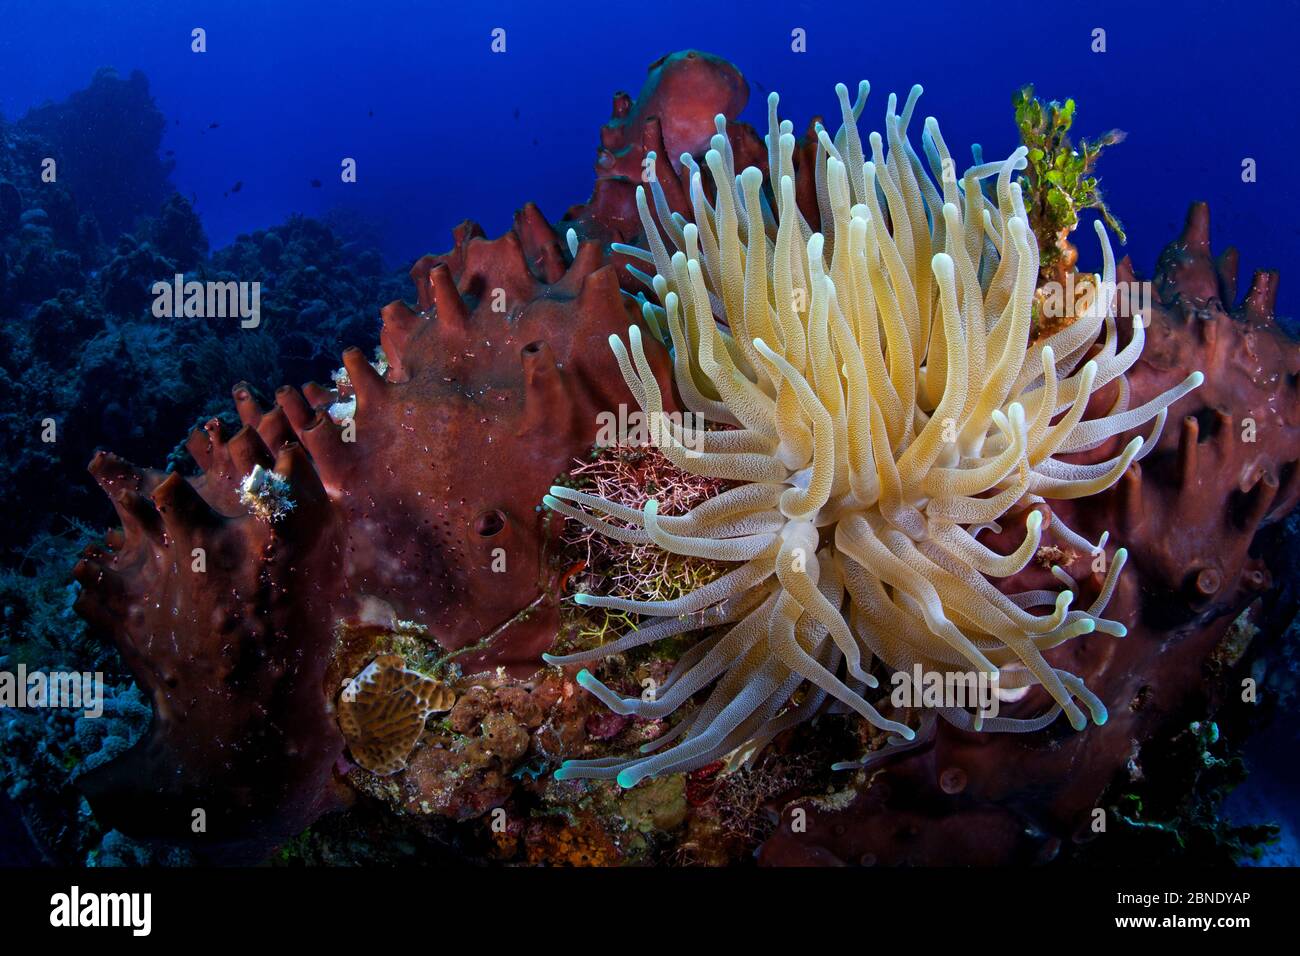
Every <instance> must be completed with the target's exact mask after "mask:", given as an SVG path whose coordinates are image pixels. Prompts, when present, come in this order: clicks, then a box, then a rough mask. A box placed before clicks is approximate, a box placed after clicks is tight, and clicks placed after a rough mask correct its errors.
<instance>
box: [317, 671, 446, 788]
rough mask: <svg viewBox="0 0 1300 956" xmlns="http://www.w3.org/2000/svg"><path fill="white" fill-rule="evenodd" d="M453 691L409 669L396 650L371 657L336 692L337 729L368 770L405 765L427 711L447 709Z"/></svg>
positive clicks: (394, 769)
mask: <svg viewBox="0 0 1300 956" xmlns="http://www.w3.org/2000/svg"><path fill="white" fill-rule="evenodd" d="M454 703H456V694H455V692H454V691H452V689H451V688H450V687H448V686H447V685H446V684H443V683H441V682H440V681H436V680H433V679H432V678H430V677H425V676H424V675H423V674H421V673H419V672H417V671H413V670H408V669H407V667H406V662H405V661H403V660H402V658H400V657H398V656H397V655H396V654H386V655H384V656H382V657H376V658H375V659H374V660H373V661H371V662H370V663H369V664H368V665H366V669H365V670H363V671H362V672H361V673H360V674H358V675H357V676H356V677H354V678H352V680H350V681H348V682H347V684H346V685H344V688H343V692H342V693H341V694H340V695H339V728H340V729H341V730H342V731H343V736H344V737H345V738H347V742H348V750H350V751H351V752H352V757H353V759H354V760H356V762H357V763H358V764H360V765H361V766H362V767H364V768H365V769H367V770H369V771H370V772H371V773H374V774H378V775H379V776H381V777H387V776H389V775H391V774H395V773H397V772H398V771H400V770H404V769H405V768H406V758H407V757H409V756H410V755H411V751H412V750H414V749H415V744H416V742H417V741H418V740H419V739H420V734H422V733H424V722H425V720H427V719H428V717H429V715H430V714H432V713H436V712H438V711H443V710H451V707H452V705H453V704H454Z"/></svg>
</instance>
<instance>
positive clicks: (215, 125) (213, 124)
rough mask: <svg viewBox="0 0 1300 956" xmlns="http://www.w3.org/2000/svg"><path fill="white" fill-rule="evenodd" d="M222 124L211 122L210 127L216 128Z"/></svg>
mask: <svg viewBox="0 0 1300 956" xmlns="http://www.w3.org/2000/svg"><path fill="white" fill-rule="evenodd" d="M220 125H221V124H220V123H209V124H208V129H216V128H217V127H218V126H220Z"/></svg>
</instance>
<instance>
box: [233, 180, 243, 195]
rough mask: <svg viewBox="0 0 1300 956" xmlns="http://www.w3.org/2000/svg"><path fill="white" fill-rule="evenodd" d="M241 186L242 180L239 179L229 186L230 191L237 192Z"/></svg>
mask: <svg viewBox="0 0 1300 956" xmlns="http://www.w3.org/2000/svg"><path fill="white" fill-rule="evenodd" d="M243 188H244V181H243V180H242V179H241V180H239V182H237V183H235V185H233V186H231V187H230V191H231V192H232V193H237V192H239V191H240V190H241V189H243Z"/></svg>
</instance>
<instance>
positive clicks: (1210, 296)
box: [762, 204, 1300, 864]
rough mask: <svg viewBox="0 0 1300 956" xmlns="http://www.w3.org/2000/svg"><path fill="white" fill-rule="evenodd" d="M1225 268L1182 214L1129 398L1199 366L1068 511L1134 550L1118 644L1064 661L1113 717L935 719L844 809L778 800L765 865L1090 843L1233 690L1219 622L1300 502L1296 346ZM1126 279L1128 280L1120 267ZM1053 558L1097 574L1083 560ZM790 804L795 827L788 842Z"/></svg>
mask: <svg viewBox="0 0 1300 956" xmlns="http://www.w3.org/2000/svg"><path fill="white" fill-rule="evenodd" d="M1235 259H1236V255H1235V253H1234V252H1232V251H1231V250H1230V251H1229V252H1228V253H1227V254H1225V255H1224V256H1222V257H1220V258H1219V259H1218V260H1217V261H1216V260H1215V259H1213V258H1212V257H1211V254H1210V246H1209V213H1208V210H1207V208H1206V207H1205V206H1204V205H1203V204H1197V205H1194V206H1193V207H1192V209H1191V212H1190V213H1189V215H1188V222H1187V228H1186V230H1185V231H1184V233H1183V235H1182V237H1181V238H1180V239H1179V240H1178V241H1177V242H1175V243H1173V244H1172V245H1171V246H1169V248H1168V249H1167V250H1166V252H1165V253H1164V255H1163V256H1162V257H1161V260H1160V264H1159V267H1158V271H1157V274H1156V278H1155V288H1156V289H1157V291H1158V301H1157V303H1156V305H1155V306H1154V308H1153V310H1152V315H1151V318H1150V320H1149V330H1148V341H1149V345H1148V347H1147V349H1146V350H1145V351H1144V353H1143V356H1142V358H1141V359H1139V360H1138V362H1137V363H1136V365H1135V366H1134V367H1133V369H1132V370H1130V372H1129V376H1128V378H1129V381H1130V384H1131V401H1132V402H1134V403H1141V402H1144V401H1147V400H1149V399H1150V398H1151V397H1152V396H1154V395H1158V394H1160V393H1161V392H1162V391H1163V390H1164V389H1166V388H1168V387H1169V386H1170V385H1171V384H1172V383H1174V382H1177V381H1179V380H1180V379H1181V378H1182V377H1183V376H1184V375H1185V374H1186V371H1187V369H1188V368H1189V367H1191V366H1193V365H1194V366H1196V367H1198V368H1202V369H1204V370H1205V373H1206V377H1205V383H1204V385H1203V387H1202V388H1200V389H1198V390H1197V391H1196V392H1194V393H1192V394H1191V395H1188V396H1186V397H1185V398H1183V399H1181V400H1180V401H1179V402H1178V403H1176V404H1175V405H1174V406H1173V407H1172V408H1171V409H1170V414H1169V417H1170V421H1171V422H1177V423H1178V427H1177V428H1169V429H1166V430H1165V432H1164V433H1163V434H1162V436H1161V438H1160V440H1159V442H1158V444H1157V445H1156V448H1155V450H1154V451H1153V452H1152V453H1151V455H1150V456H1149V457H1148V459H1147V460H1146V461H1144V463H1143V464H1142V465H1139V466H1136V467H1132V466H1131V467H1130V468H1129V469H1128V470H1127V471H1126V472H1125V474H1124V477H1123V478H1122V479H1121V481H1120V482H1119V483H1118V484H1117V485H1116V486H1115V487H1114V488H1113V489H1111V490H1109V491H1108V492H1106V493H1104V495H1102V496H1101V500H1100V502H1090V506H1089V507H1088V508H1087V509H1084V508H1078V507H1076V508H1074V509H1072V510H1070V511H1068V512H1067V521H1070V522H1071V523H1073V524H1074V526H1075V527H1077V528H1078V530H1079V531H1080V533H1082V534H1084V535H1096V534H1099V533H1100V531H1101V529H1102V528H1103V527H1107V526H1108V527H1112V528H1115V529H1116V531H1115V536H1116V537H1119V538H1122V539H1123V540H1124V542H1125V544H1126V545H1127V546H1128V548H1129V551H1130V554H1131V555H1132V558H1131V560H1130V563H1129V568H1128V569H1126V571H1125V574H1124V576H1123V578H1122V579H1121V582H1120V585H1119V587H1118V588H1117V590H1116V594H1115V595H1114V597H1113V598H1112V602H1111V614H1113V615H1114V616H1115V617H1116V618H1117V619H1118V620H1122V621H1125V622H1127V623H1128V636H1127V637H1125V638H1124V639H1123V640H1122V641H1116V642H1110V643H1107V644H1102V643H1100V642H1076V643H1075V644H1074V645H1072V646H1071V647H1070V648H1069V649H1068V651H1069V654H1068V659H1069V661H1070V663H1071V666H1072V667H1074V668H1075V669H1076V670H1077V672H1078V673H1079V674H1080V675H1081V676H1083V677H1084V678H1085V679H1086V680H1087V681H1088V683H1089V685H1090V686H1091V687H1092V689H1093V691H1094V693H1096V694H1097V695H1098V696H1099V697H1101V698H1102V699H1103V700H1106V701H1109V702H1112V706H1111V708H1110V711H1111V719H1110V720H1109V721H1108V722H1107V723H1106V725H1105V726H1102V727H1094V728H1092V729H1090V730H1089V732H1088V733H1087V734H1086V735H1080V736H1078V737H1070V736H1062V735H1060V734H1059V733H1055V732H1053V731H1052V730H1050V729H1048V730H1044V731H1042V732H1040V733H1039V734H1037V735H1033V736H1023V735H1022V736H1020V737H1018V738H1016V739H1014V740H1011V739H1007V738H1004V737H999V736H997V735H987V734H971V733H967V732H964V731H961V730H958V729H956V728H952V727H947V726H941V727H938V728H936V730H935V733H934V736H933V738H932V739H931V740H930V741H928V742H927V743H926V746H925V747H924V748H923V749H920V750H917V751H913V752H909V753H906V754H902V755H899V756H898V757H896V758H893V759H892V760H891V759H889V758H886V759H885V760H884V761H883V762H881V763H880V764H878V765H877V766H876V767H874V768H873V772H871V773H863V774H860V775H858V776H857V777H856V779H854V780H852V781H846V787H845V790H844V792H843V797H842V804H843V805H842V806H840V807H838V808H833V809H828V808H825V807H822V806H818V805H816V804H815V803H812V802H798V803H796V804H793V805H791V806H790V807H788V808H787V811H786V815H785V817H784V818H783V821H782V826H781V828H780V829H779V830H778V831H777V833H776V834H775V835H774V836H773V838H772V839H771V840H769V841H768V843H767V844H766V845H765V846H764V848H763V856H762V859H763V862H766V863H771V864H792V863H816V862H835V861H842V862H864V861H869V862H875V863H881V864H889V863H927V862H940V861H942V862H945V863H963V862H964V863H1006V862H1014V861H1042V860H1046V859H1051V858H1053V857H1055V856H1056V855H1057V854H1060V853H1062V852H1068V851H1069V850H1070V849H1071V848H1072V847H1073V846H1074V845H1075V844H1082V843H1086V842H1087V841H1089V840H1092V839H1096V838H1097V837H1098V832H1097V830H1096V829H1095V827H1096V819H1097V818H1096V817H1095V815H1094V810H1096V809H1097V808H1101V809H1103V810H1106V811H1107V812H1108V813H1110V814H1111V817H1110V820H1111V824H1112V825H1114V824H1116V821H1117V820H1118V819H1119V814H1121V813H1123V814H1131V812H1132V810H1131V808H1130V807H1128V806H1126V805H1120V806H1116V807H1109V806H1108V805H1107V804H1106V803H1105V801H1104V799H1103V795H1104V794H1105V793H1106V792H1107V790H1108V788H1109V787H1110V786H1111V785H1112V784H1113V783H1115V782H1116V780H1117V779H1119V780H1121V781H1122V780H1123V779H1124V778H1128V779H1129V780H1139V779H1141V777H1142V774H1143V770H1142V768H1143V765H1144V764H1145V763H1148V762H1156V761H1158V760H1159V759H1160V755H1161V753H1162V749H1163V748H1164V747H1167V746H1168V745H1167V744H1164V743H1163V742H1164V741H1165V740H1166V739H1169V738H1171V737H1176V736H1177V735H1178V734H1180V733H1183V732H1185V731H1186V730H1187V728H1188V727H1190V726H1191V724H1192V723H1193V722H1196V721H1205V720H1206V715H1207V714H1212V713H1213V712H1214V711H1215V709H1217V707H1218V706H1219V704H1220V703H1221V702H1222V700H1223V697H1224V695H1225V694H1227V693H1229V692H1230V691H1229V688H1231V687H1233V682H1234V680H1235V681H1239V680H1240V679H1241V678H1242V676H1243V675H1242V673H1241V672H1240V668H1239V667H1238V665H1239V663H1240V661H1241V659H1242V656H1243V654H1244V648H1243V647H1242V646H1240V645H1241V643H1242V639H1241V638H1240V637H1239V634H1238V629H1235V628H1233V627H1232V625H1233V622H1234V620H1236V618H1237V616H1238V614H1239V613H1240V612H1241V611H1242V609H1243V607H1244V606H1245V605H1246V604H1248V603H1250V602H1251V601H1253V600H1255V598H1256V597H1257V596H1259V595H1260V594H1261V593H1262V592H1264V591H1265V590H1266V589H1267V588H1268V587H1269V584H1270V574H1269V571H1268V569H1267V567H1266V566H1265V564H1264V562H1263V561H1262V560H1260V559H1259V558H1258V557H1255V556H1253V555H1252V551H1251V547H1252V544H1253V542H1254V541H1255V539H1256V535H1257V533H1258V532H1259V531H1260V529H1261V528H1262V527H1265V526H1266V525H1267V524H1268V523H1269V522H1272V521H1275V520H1277V519H1278V518H1279V517H1281V516H1283V515H1285V514H1286V513H1287V512H1288V511H1290V510H1291V509H1292V508H1293V507H1294V506H1295V504H1296V500H1297V495H1298V494H1300V489H1298V488H1297V483H1296V475H1297V465H1296V462H1297V458H1300V403H1297V401H1296V387H1297V381H1300V379H1298V378H1297V373H1298V372H1300V353H1298V352H1297V347H1296V343H1295V342H1294V341H1293V340H1292V339H1290V338H1289V337H1288V336H1287V335H1286V333H1284V332H1283V331H1282V330H1281V329H1280V328H1279V327H1278V326H1277V324H1276V322H1275V320H1274V318H1273V316H1272V308H1273V296H1274V294H1275V289H1276V282H1277V276H1276V274H1275V273H1267V272H1261V273H1257V274H1256V275H1255V277H1254V280H1253V281H1252V284H1251V287H1250V290H1249V291H1248V293H1247V294H1246V296H1245V298H1244V300H1243V301H1242V302H1241V303H1240V304H1239V305H1236V306H1235V307H1234V303H1235V302H1236V269H1235ZM1119 275H1120V278H1121V280H1125V279H1131V278H1132V270H1131V268H1130V267H1129V266H1128V264H1127V262H1124V263H1121V266H1120V269H1119ZM1062 566H1063V567H1064V568H1065V570H1066V571H1067V572H1069V573H1071V574H1076V575H1079V576H1080V577H1086V576H1087V575H1088V574H1089V573H1090V571H1089V569H1088V565H1087V556H1086V555H1083V556H1080V557H1076V558H1075V559H1074V561H1072V562H1069V563H1064V564H1063V565H1062ZM1037 573H1038V576H1039V577H1040V578H1042V577H1045V574H1044V573H1043V572H1042V571H1041V569H1040V570H1039V571H1038V572H1037ZM1022 583H1023V584H1028V583H1029V581H1028V580H1026V581H1024V582H1022ZM1174 648H1176V652H1171V649H1174ZM1058 653H1059V652H1058ZM1238 686H1239V685H1238ZM1017 706H1018V707H1021V708H1026V709H1027V708H1029V707H1031V706H1033V701H1032V699H1031V698H1027V699H1026V701H1025V702H1023V703H1022V704H1020V705H1017ZM1148 751H1149V753H1148ZM877 771H878V772H877ZM953 771H959V772H960V776H961V780H962V786H961V787H960V788H956V791H955V792H950V791H951V790H952V789H953V788H949V790H945V789H944V787H943V785H942V782H943V780H944V778H945V776H952V772H953ZM797 808H802V809H803V810H804V812H805V813H806V815H807V820H806V824H807V829H806V832H800V833H794V832H792V830H791V827H790V816H789V814H790V812H791V811H793V810H795V809H797Z"/></svg>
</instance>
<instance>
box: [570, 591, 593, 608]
mask: <svg viewBox="0 0 1300 956" xmlns="http://www.w3.org/2000/svg"><path fill="white" fill-rule="evenodd" d="M573 603H574V604H581V605H582V606H583V607H589V606H590V605H591V595H589V594H587V593H586V592H585V591H579V592H578V593H577V594H575V595H574V596H573Z"/></svg>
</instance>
